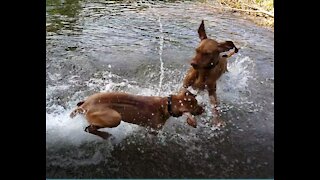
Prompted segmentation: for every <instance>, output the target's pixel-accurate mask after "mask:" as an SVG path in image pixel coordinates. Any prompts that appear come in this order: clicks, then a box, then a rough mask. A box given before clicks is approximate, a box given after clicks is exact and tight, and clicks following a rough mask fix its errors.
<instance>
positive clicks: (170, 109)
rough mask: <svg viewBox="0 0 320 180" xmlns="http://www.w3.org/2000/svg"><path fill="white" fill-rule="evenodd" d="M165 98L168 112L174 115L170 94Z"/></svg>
mask: <svg viewBox="0 0 320 180" xmlns="http://www.w3.org/2000/svg"><path fill="white" fill-rule="evenodd" d="M167 99H168V108H167V110H168V113H169V115H170V116H174V114H173V112H172V95H169V96H168V98H167Z"/></svg>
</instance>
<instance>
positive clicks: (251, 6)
mask: <svg viewBox="0 0 320 180" xmlns="http://www.w3.org/2000/svg"><path fill="white" fill-rule="evenodd" d="M204 3H207V4H209V5H210V6H211V7H212V8H214V9H217V10H219V11H222V12H231V13H233V14H235V15H237V16H242V18H245V19H248V20H250V21H252V22H254V23H255V24H257V25H259V26H263V27H267V28H272V29H273V27H274V6H273V0H215V1H212V0H206V1H204Z"/></svg>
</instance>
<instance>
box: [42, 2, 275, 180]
mask: <svg viewBox="0 0 320 180" xmlns="http://www.w3.org/2000/svg"><path fill="white" fill-rule="evenodd" d="M202 19H204V20H205V26H206V32H207V35H208V37H211V38H215V39H217V40H218V41H225V40H232V41H233V42H234V43H235V45H236V46H237V47H240V48H241V49H240V50H239V53H238V54H235V55H234V56H233V57H231V58H230V59H229V64H228V70H229V72H227V73H226V74H224V75H223V76H222V77H221V79H220V80H219V82H218V86H217V88H218V89H217V91H218V92H217V94H218V98H219V99H220V102H221V111H222V118H223V119H224V120H225V121H226V122H227V127H226V128H223V129H220V130H219V129H214V128H212V127H211V126H210V123H209V122H210V119H211V117H212V115H211V114H210V111H208V110H209V109H208V108H209V107H206V108H207V111H206V113H204V114H203V115H201V116H198V117H197V119H198V127H197V128H196V129H194V128H192V127H190V126H188V125H187V124H186V121H185V117H180V118H173V117H172V118H170V119H169V120H168V121H167V123H166V124H165V127H164V128H163V129H162V130H161V131H160V132H159V134H158V135H157V136H154V135H151V134H149V133H148V131H147V130H146V129H145V128H142V127H139V126H137V125H132V124H128V123H125V122H122V123H121V124H120V125H119V126H118V127H116V128H112V129H107V128H106V129H103V130H104V131H108V132H110V133H111V134H112V135H113V137H114V139H113V140H108V141H104V140H101V139H99V138H97V137H96V136H93V135H90V134H88V133H86V132H84V131H83V129H84V127H86V126H87V124H86V121H85V120H84V118H83V117H81V116H77V117H76V118H74V119H70V118H69V114H70V112H71V110H72V109H73V108H74V107H75V105H76V103H77V102H79V101H80V100H82V99H84V98H85V97H87V96H88V95H91V94H92V93H94V92H99V91H124V92H129V93H132V94H141V95H152V96H154V95H161V96H167V95H169V94H171V93H175V92H176V91H177V90H178V89H179V88H180V87H181V86H182V79H183V77H184V75H185V73H186V71H187V69H188V68H189V67H190V66H189V61H190V60H191V58H192V56H193V55H194V48H195V47H196V46H197V44H198V43H199V39H198V35H197V28H198V26H199V24H200V22H201V20H202ZM273 39H274V36H273V32H272V31H271V30H268V29H265V28H261V27H258V26H256V25H254V24H252V23H251V22H249V21H246V20H244V19H241V18H240V17H238V16H234V15H232V14H228V13H218V12H215V10H214V9H210V8H209V7H207V6H206V5H205V4H204V3H201V2H198V1H156V2H155V1H145V0H144V1H133V0H130V1H129V0H128V1H102V0H99V1H98V0H82V1H79V0H47V38H46V45H47V57H46V66H47V70H46V73H47V76H46V149H47V156H46V159H47V164H46V171H47V178H273V176H274V172H273V170H274V166H273V163H274V158H273V155H274V105H273V102H274V91H273V90H274V83H273V82H274V72H273V71H274V68H273V65H274V64H273V60H274V55H273V54H274V49H273ZM197 98H198V100H199V101H200V102H204V103H207V104H208V96H207V94H206V93H199V95H198V96H197Z"/></svg>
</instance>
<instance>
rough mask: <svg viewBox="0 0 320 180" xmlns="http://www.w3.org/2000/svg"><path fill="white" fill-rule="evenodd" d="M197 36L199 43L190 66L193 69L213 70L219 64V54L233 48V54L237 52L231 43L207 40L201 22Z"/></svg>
mask: <svg viewBox="0 0 320 180" xmlns="http://www.w3.org/2000/svg"><path fill="white" fill-rule="evenodd" d="M198 34H199V38H200V40H201V42H200V44H199V45H198V47H197V48H196V55H195V56H194V58H193V59H192V61H191V66H192V67H193V68H194V69H211V68H214V67H215V66H216V65H217V64H218V62H219V58H220V53H222V52H225V51H229V50H231V49H233V48H234V51H235V53H237V52H238V48H237V47H236V46H235V45H234V44H233V42H232V41H225V42H221V43H219V42H217V41H215V40H213V39H209V38H207V34H206V31H205V28H204V21H203V20H202V22H201V24H200V26H199V29H198Z"/></svg>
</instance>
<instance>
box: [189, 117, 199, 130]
mask: <svg viewBox="0 0 320 180" xmlns="http://www.w3.org/2000/svg"><path fill="white" fill-rule="evenodd" d="M187 123H188V124H189V125H190V126H192V127H194V128H196V127H197V121H196V120H195V119H194V118H192V117H188V118H187Z"/></svg>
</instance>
